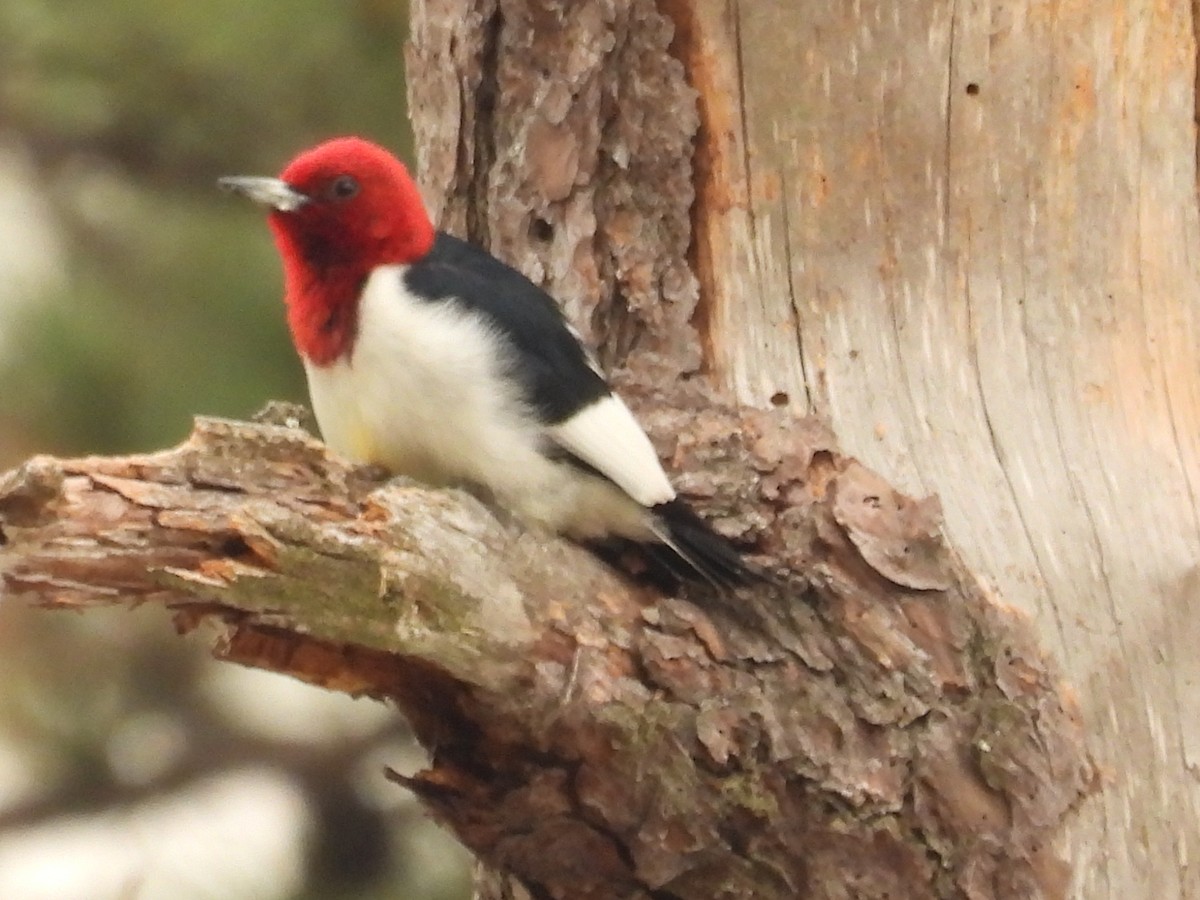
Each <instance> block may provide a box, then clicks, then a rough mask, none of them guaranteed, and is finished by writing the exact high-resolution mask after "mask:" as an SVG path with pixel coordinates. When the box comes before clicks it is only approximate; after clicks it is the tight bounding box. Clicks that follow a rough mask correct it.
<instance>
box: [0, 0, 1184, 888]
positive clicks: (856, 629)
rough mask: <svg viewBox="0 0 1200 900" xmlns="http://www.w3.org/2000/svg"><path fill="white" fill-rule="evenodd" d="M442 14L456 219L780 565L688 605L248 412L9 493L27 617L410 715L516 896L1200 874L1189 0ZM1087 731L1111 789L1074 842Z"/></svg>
mask: <svg viewBox="0 0 1200 900" xmlns="http://www.w3.org/2000/svg"><path fill="white" fill-rule="evenodd" d="M413 17H414V29H413V37H414V43H413V45H412V48H411V50H410V53H409V75H410V83H411V92H412V100H413V102H412V112H413V115H414V121H415V124H416V126H417V132H418V138H419V140H418V144H419V170H420V174H421V176H422V179H423V181H424V183H425V185H426V186H427V188H428V191H429V195H428V199H429V201H430V204H431V206H432V208H433V209H434V210H435V212H436V213H437V215H438V217H439V219H440V220H441V221H442V222H443V223H444V224H445V226H446V227H448V228H450V229H451V230H454V231H457V232H459V233H463V234H466V235H469V236H470V237H472V238H473V239H475V240H477V241H479V242H482V243H484V244H486V245H488V246H489V247H491V248H492V249H493V250H494V251H495V252H496V253H497V254H498V255H500V256H502V257H504V258H506V259H508V260H509V261H511V262H512V263H514V264H515V265H517V266H519V267H520V268H522V269H523V270H524V271H526V272H527V273H528V274H530V275H531V277H533V278H534V279H535V280H539V281H541V282H542V283H544V284H546V285H548V286H549V287H550V288H551V289H552V290H553V291H554V292H555V293H556V295H557V296H559V297H561V298H563V299H564V301H565V303H566V305H567V308H568V312H569V313H570V314H571V316H572V318H573V319H574V320H575V321H576V323H577V324H579V325H580V326H581V328H582V330H583V331H584V333H585V334H586V335H587V336H588V337H589V338H590V339H591V340H592V341H593V342H594V343H596V344H597V345H598V346H599V347H600V348H601V350H602V358H603V360H604V361H605V363H606V364H607V365H608V366H610V367H612V368H613V370H614V371H615V372H616V373H617V375H618V378H619V379H620V382H621V384H622V385H623V387H624V389H625V392H626V395H627V396H628V397H629V398H630V399H631V401H632V402H633V404H634V406H635V407H636V408H637V410H638V412H639V414H640V415H641V417H642V418H643V420H644V421H645V422H646V424H647V426H648V429H649V430H650V432H651V434H652V436H653V437H654V438H655V440H656V443H657V446H658V448H659V450H660V453H661V454H662V455H663V458H664V460H666V462H667V463H668V466H669V468H670V469H671V470H672V472H673V473H674V474H675V475H676V479H677V483H678V484H679V486H680V488H681V489H682V491H683V492H684V493H685V494H687V495H688V496H689V497H690V498H692V499H693V500H694V501H695V502H696V503H697V505H698V506H700V507H701V508H702V509H703V511H704V512H705V513H706V514H707V515H708V516H709V517H710V518H711V519H713V520H714V521H715V522H716V523H717V524H718V526H719V527H720V528H721V529H722V530H724V531H725V532H726V533H727V534H729V535H731V536H732V537H734V538H736V539H738V540H740V541H742V542H743V543H744V544H745V545H746V546H747V547H748V548H750V549H751V550H752V551H753V552H754V553H756V554H757V555H758V556H759V558H760V559H761V560H762V561H763V562H764V564H766V565H769V566H772V567H774V568H776V569H777V570H778V571H780V572H786V573H788V574H787V575H786V578H785V582H786V583H785V585H784V586H781V587H778V588H776V587H773V586H772V587H764V588H762V589H760V590H757V591H753V592H749V593H747V594H746V595H745V596H741V597H739V598H738V602H737V603H730V602H728V601H725V600H721V599H719V598H714V597H712V596H710V595H704V594H698V593H694V592H693V593H687V594H684V595H682V596H678V597H666V596H661V595H659V594H656V593H655V592H654V591H653V590H651V589H649V588H646V587H644V586H638V585H636V584H634V583H633V582H631V581H630V580H628V579H625V578H622V577H620V576H619V575H617V574H615V573H614V572H613V571H611V570H610V569H608V568H606V567H605V566H603V565H602V564H600V563H599V562H597V561H596V560H595V559H594V558H592V557H591V556H590V555H589V554H588V553H587V552H586V551H585V550H583V549H581V548H578V547H575V546H572V545H570V544H566V543H564V542H562V541H559V540H556V539H552V538H549V537H547V536H546V535H541V534H533V533H529V532H526V531H524V530H522V529H521V527H520V526H519V525H518V524H517V523H514V522H510V521H507V520H506V519H505V518H504V517H503V516H501V517H500V518H497V516H496V515H495V514H494V511H491V510H489V509H487V508H486V507H485V506H483V505H482V504H481V503H480V502H479V501H476V500H474V499H473V498H471V497H470V496H469V495H466V494H463V493H461V492H438V491H431V490H427V489H424V488H422V487H420V486H418V485H413V484H407V483H402V484H393V485H388V486H382V485H380V484H378V483H377V482H374V481H372V480H371V479H370V478H369V477H368V475H367V474H366V473H363V472H359V471H356V470H353V469H350V468H348V467H346V466H345V465H344V464H342V463H341V462H339V461H337V460H335V459H331V458H330V457H328V456H327V455H326V454H325V453H324V452H323V450H322V449H321V448H320V447H319V445H317V444H315V443H314V442H312V441H311V440H310V439H308V438H305V437H304V436H303V435H301V434H299V433H298V432H295V431H292V430H287V429H280V428H276V427H269V426H258V427H252V426H242V425H232V424H227V423H214V422H206V423H201V425H200V426H199V428H198V430H197V432H196V434H195V435H194V436H193V439H192V440H191V441H190V442H189V443H188V444H186V445H184V446H183V447H181V448H178V449H177V450H175V451H168V452H167V453H165V454H159V455H155V456H150V457H140V458H133V459H119V460H81V461H66V462H63V461H52V460H45V459H42V460H35V461H32V462H31V463H30V464H28V465H27V466H26V467H24V468H23V469H21V470H19V471H18V472H15V473H12V474H11V475H10V476H8V480H7V481H6V483H5V485H4V486H3V488H2V489H0V523H2V525H0V527H2V528H3V535H4V537H3V538H2V539H0V540H2V541H3V542H4V546H3V550H2V554H3V555H2V556H0V559H2V560H3V562H2V563H0V572H2V574H3V577H4V580H5V585H6V587H7V589H8V590H10V591H20V592H22V593H30V594H33V595H34V596H36V597H38V598H40V599H41V600H42V601H44V602H51V603H59V604H69V605H79V604H86V603H91V602H96V601H97V600H135V601H140V600H144V599H147V598H153V599H155V600H157V601H160V602H167V603H170V604H172V605H173V606H174V607H175V608H176V609H177V610H178V615H179V619H180V621H181V623H182V624H183V625H185V626H189V625H192V624H195V622H197V621H198V620H200V619H202V618H210V619H211V618H216V619H219V620H221V621H223V622H224V623H226V624H225V627H226V635H225V638H224V640H223V641H222V643H221V644H220V646H219V647H218V648H217V649H218V652H219V653H220V654H221V655H223V656H225V657H228V658H232V659H237V660H240V661H244V662H249V663H251V664H255V665H262V666H267V667H270V668H274V669H278V670H281V671H289V672H292V673H294V674H296V675H297V676H299V677H303V678H306V679H308V680H311V681H315V682H317V683H321V684H325V685H327V686H331V687H335V688H338V689H342V690H347V691H353V692H367V693H371V694H374V695H377V696H380V697H383V698H387V699H390V700H393V701H394V702H396V703H398V704H399V705H400V707H401V708H402V709H403V710H404V711H405V713H406V714H407V715H408V716H409V718H410V720H411V721H412V723H413V725H414V728H415V730H416V732H417V733H418V735H419V737H420V738H421V740H422V741H423V742H424V743H425V744H426V746H427V747H429V748H430V751H431V764H430V767H429V768H428V770H427V771H425V772H424V773H422V774H420V775H418V776H416V777H415V778H413V779H410V780H407V781H406V784H407V785H408V786H409V787H411V788H412V789H413V790H414V791H416V792H417V793H418V794H419V795H420V796H421V797H422V798H423V799H424V800H425V802H426V803H427V805H428V806H429V808H430V809H431V810H432V811H433V812H434V814H435V815H436V816H437V817H438V818H439V819H440V820H441V821H443V822H444V823H446V824H447V826H448V827H450V828H452V829H453V830H454V831H455V832H456V833H457V834H458V835H459V836H460V838H461V839H462V840H463V841H464V842H465V843H466V844H467V845H468V846H469V847H471V848H472V849H473V850H474V851H475V852H476V854H477V855H478V856H479V858H480V860H481V861H482V862H483V863H484V864H485V865H486V866H487V867H489V871H486V872H482V873H481V875H480V887H479V890H480V895H481V896H486V897H500V896H520V895H522V892H525V895H527V896H534V897H537V896H551V897H572V898H574V897H580V898H613V897H622V898H624V897H659V898H667V897H680V898H683V897H688V898H691V897H697V898H699V897H705V898H707V897H714V896H722V897H731V898H732V897H792V896H805V897H831V898H833V897H847V898H849V897H900V896H904V897H908V896H913V897H918V896H931V897H959V896H966V897H1029V896H1045V897H1060V896H1066V895H1067V894H1068V893H1070V892H1072V891H1073V893H1074V894H1075V895H1076V896H1081V897H1089V898H1091V897H1105V896H1109V897H1116V896H1153V895H1162V896H1186V895H1187V894H1188V892H1189V891H1190V890H1191V889H1192V888H1193V887H1194V884H1193V883H1192V882H1189V881H1188V880H1187V879H1189V878H1191V879H1193V880H1194V879H1195V875H1194V873H1193V872H1191V871H1189V869H1188V868H1187V866H1186V848H1187V841H1188V838H1189V836H1191V837H1194V836H1195V835H1196V832H1197V828H1196V824H1197V822H1196V819H1197V816H1196V810H1195V788H1194V781H1193V780H1192V779H1191V778H1190V776H1189V775H1188V773H1187V767H1188V766H1189V765H1190V764H1191V760H1192V758H1193V756H1194V754H1193V753H1192V752H1191V744H1192V742H1193V740H1194V739H1193V738H1192V736H1191V732H1190V731H1189V729H1190V728H1194V726H1193V725H1192V724H1191V723H1192V722H1193V721H1195V720H1196V716H1195V715H1194V713H1195V700H1194V699H1193V698H1192V697H1190V696H1188V694H1187V693H1186V687H1187V684H1188V674H1189V672H1190V667H1191V666H1193V665H1194V663H1192V662H1191V659H1192V658H1193V654H1191V652H1190V651H1189V643H1188V637H1189V635H1190V633H1191V631H1194V629H1192V628H1190V625H1189V618H1188V617H1187V616H1186V615H1185V614H1184V613H1185V612H1186V609H1185V606H1184V604H1185V602H1186V600H1188V599H1189V598H1190V597H1191V596H1192V595H1194V594H1195V593H1196V584H1197V579H1196V577H1195V575H1194V572H1195V559H1196V556H1197V554H1196V548H1197V544H1198V543H1200V539H1198V538H1200V534H1198V526H1197V519H1196V515H1195V509H1194V500H1193V496H1194V488H1193V486H1194V484H1195V481H1196V476H1197V471H1198V467H1197V464H1196V463H1197V452H1196V451H1197V442H1196V441H1197V439H1196V437H1195V436H1196V435H1197V434H1200V429H1197V428H1196V427H1195V426H1196V424H1197V423H1196V410H1197V408H1198V406H1197V403H1196V398H1197V395H1198V393H1200V392H1198V391H1197V378H1198V376H1197V374H1196V373H1195V372H1194V367H1193V366H1192V359H1193V357H1194V354H1195V350H1196V346H1197V342H1196V316H1195V310H1196V299H1195V296H1194V293H1193V292H1194V291H1195V288H1194V287H1193V284H1194V283H1195V281H1196V279H1195V278H1190V277H1189V276H1190V275H1192V274H1194V273H1193V269H1194V263H1192V261H1191V257H1190V256H1189V254H1188V252H1187V248H1188V247H1189V246H1190V243H1191V242H1192V241H1194V239H1195V237H1196V235H1197V224H1198V217H1197V215H1196V200H1195V190H1194V188H1195V185H1194V177H1195V142H1194V129H1193V127H1192V121H1191V116H1192V114H1193V102H1194V96H1195V91H1194V84H1193V78H1194V71H1195V66H1194V55H1195V48H1194V42H1193V38H1192V31H1191V10H1190V8H1185V7H1182V6H1180V7H1178V8H1167V7H1162V6H1161V5H1160V6H1158V7H1154V8H1150V7H1147V8H1146V9H1142V8H1141V7H1136V8H1135V7H1132V6H1128V5H1124V6H1121V7H1120V8H1115V9H1106V10H1103V11H1097V10H1095V9H1091V8H1088V9H1086V10H1085V9H1082V8H1078V9H1077V8H1075V7H1070V6H1061V7H1060V6H1055V7H1047V6H1045V5H1036V4H1032V3H1017V4H1015V5H1014V4H1006V5H1004V6H1003V7H1001V6H997V7H996V8H995V9H994V10H993V9H991V8H990V7H988V6H986V5H985V6H979V5H974V6H968V7H962V6H961V5H959V4H944V5H934V4H924V3H922V4H918V5H916V6H913V5H911V4H910V5H908V6H896V5H895V4H891V5H889V4H882V3H875V4H871V3H867V4H862V3H858V4H840V3H827V4H819V5H816V6H812V5H810V6H809V7H806V8H804V9H803V10H797V9H793V8H792V5H791V4H786V3H783V2H779V0H764V2H761V3H754V4H750V3H737V2H734V3H720V4H718V3H711V2H704V0H670V2H667V0H663V2H661V3H659V4H657V5H656V4H655V3H653V2H651V0H627V2H622V3H618V2H616V0H597V2H592V0H578V2H573V3H570V4H566V3H562V2H549V0H543V2H537V0H511V2H499V0H475V2H471V0H426V2H415V3H414V4H413ZM1099 48H1105V49H1106V50H1107V48H1114V52H1113V54H1112V55H1111V56H1109V55H1108V54H1107V53H1105V54H1104V55H1103V56H1098V55H1097V54H1099V53H1100V49H1099ZM833 435H836V436H837V438H838V440H839V441H840V442H841V444H842V445H843V446H844V447H845V448H847V452H848V453H852V454H853V455H854V456H857V457H858V458H860V459H862V460H863V461H864V462H866V463H867V464H869V465H870V466H871V467H873V468H874V469H875V470H878V471H879V472H881V473H883V474H884V475H885V476H886V477H887V479H888V480H889V481H893V482H895V483H897V484H898V485H900V486H901V487H902V488H904V489H905V490H907V491H908V492H909V493H911V494H913V495H916V496H921V497H927V496H930V495H931V494H934V493H936V494H937V495H938V496H940V498H941V501H942V506H944V509H945V523H944V524H943V522H942V518H941V507H940V506H939V504H938V503H937V502H936V501H934V500H922V501H914V500H910V499H908V498H907V497H905V496H903V495H902V494H901V493H898V492H897V491H896V490H895V489H893V488H892V487H890V486H889V484H888V482H887V481H885V480H884V479H883V478H881V477H879V476H877V475H875V474H873V473H872V472H871V470H870V469H868V468H866V467H865V466H864V465H862V464H861V463H859V462H856V461H855V460H854V459H853V458H851V457H850V456H849V455H846V454H844V453H843V452H842V451H841V450H839V449H838V447H837V446H836V445H835V443H834V439H833ZM1147 451H1153V452H1147ZM943 534H945V535H946V536H948V539H949V544H950V545H952V546H953V547H954V548H955V549H956V550H957V553H956V552H955V551H952V550H950V549H948V548H947V545H946V542H945V541H944V540H943ZM960 555H961V558H962V559H963V560H964V561H965V565H964V563H963V562H960V561H959V559H960ZM969 572H973V573H975V574H969ZM985 584H990V585H993V586H994V587H995V590H993V589H992V588H988V587H985ZM997 597H1003V598H1004V601H1005V603H1001V602H1000V601H999V600H998V599H997ZM1026 616H1028V617H1029V619H1031V620H1032V622H1033V623H1034V624H1035V628H1034V629H1029V628H1028V627H1027V626H1026V624H1025V617H1026ZM1032 631H1037V632H1039V633H1040V636H1041V639H1042V640H1043V641H1044V642H1045V643H1046V644H1047V645H1048V646H1049V647H1050V648H1051V650H1052V651H1053V652H1054V654H1055V655H1056V656H1058V657H1059V658H1060V659H1061V660H1062V664H1063V666H1064V667H1065V669H1066V671H1067V673H1068V675H1069V676H1070V678H1071V680H1072V681H1073V682H1074V683H1075V684H1077V685H1078V686H1079V688H1080V698H1081V702H1080V703H1079V710H1078V711H1077V710H1076V704H1075V702H1074V701H1073V700H1072V699H1071V696H1072V695H1071V692H1070V691H1069V690H1067V689H1065V688H1063V687H1062V686H1061V685H1060V683H1059V681H1058V676H1057V675H1056V674H1055V669H1054V667H1053V666H1051V665H1049V664H1048V663H1047V662H1046V661H1045V659H1044V658H1043V657H1042V656H1041V654H1039V653H1038V652H1037V650H1036V648H1035V647H1034V643H1033V640H1032V637H1031V633H1032ZM1080 719H1081V720H1082V724H1083V729H1082V730H1081V729H1080V727H1079V724H1080ZM1085 733H1086V735H1087V741H1088V742H1089V744H1088V746H1089V747H1090V749H1091V751H1092V753H1093V754H1094V755H1095V756H1096V757H1097V758H1099V759H1100V760H1101V761H1102V763H1103V769H1102V770H1103V771H1104V772H1105V773H1106V774H1105V776H1104V778H1102V779H1100V781H1101V782H1103V786H1104V788H1105V789H1104V790H1103V791H1102V792H1101V798H1100V799H1099V800H1096V801H1091V802H1089V803H1085V804H1083V805H1082V812H1081V815H1079V816H1077V817H1075V818H1074V819H1073V820H1072V827H1071V828H1070V829H1068V830H1067V831H1066V832H1064V831H1063V830H1062V828H1061V826H1062V825H1063V823H1064V822H1066V821H1067V820H1068V817H1069V815H1070V813H1071V811H1072V810H1074V809H1075V808H1076V807H1077V806H1078V805H1079V804H1080V801H1081V799H1082V797H1083V796H1084V795H1085V794H1086V793H1087V791H1088V790H1089V789H1090V788H1092V787H1094V786H1095V785H1096V784H1097V777H1096V775H1095V769H1094V768H1093V766H1092V764H1091V762H1090V759H1089V755H1088V753H1087V752H1086V750H1085V749H1084V745H1083V744H1082V743H1081V741H1082V740H1083V735H1084V734H1085ZM1097 848H1099V849H1097ZM1072 866H1074V867H1075V868H1076V869H1077V870H1078V876H1077V877H1076V879H1075V880H1074V882H1072V881H1071V878H1070V873H1071V869H1072Z"/></svg>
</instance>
